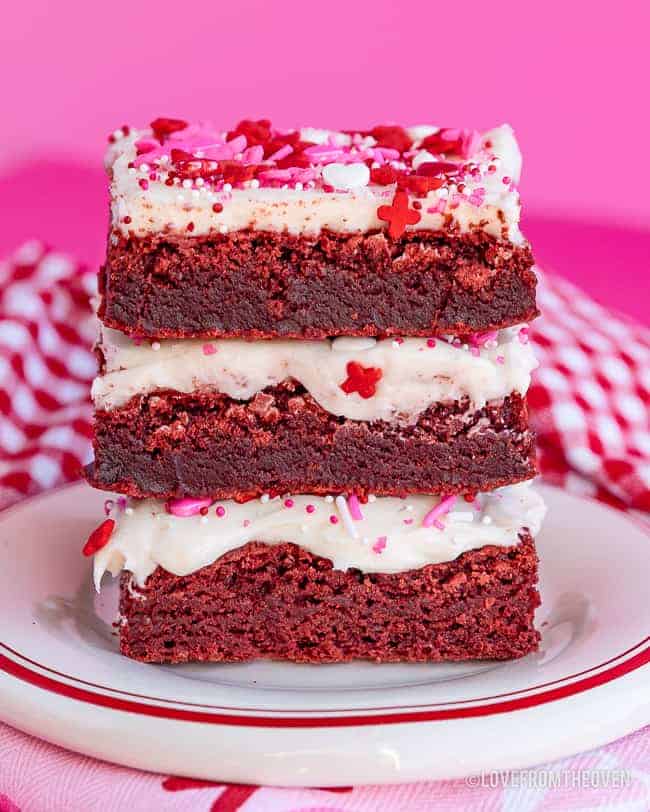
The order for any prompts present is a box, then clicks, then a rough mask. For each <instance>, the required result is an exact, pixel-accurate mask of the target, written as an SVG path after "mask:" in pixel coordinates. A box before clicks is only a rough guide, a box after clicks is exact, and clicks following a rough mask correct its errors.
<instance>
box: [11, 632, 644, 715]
mask: <svg viewBox="0 0 650 812" xmlns="http://www.w3.org/2000/svg"><path fill="white" fill-rule="evenodd" d="M648 662H650V647H648V648H645V649H644V650H643V651H640V652H639V653H638V654H635V655H634V656H633V657H630V658H629V659H628V660H625V661H624V662H622V663H617V664H616V665H614V666H612V667H611V668H608V669H606V670H605V671H601V672H599V673H598V674H593V675H591V676H589V677H586V678H584V679H581V680H578V681H577V682H573V683H571V684H570V685H563V686H560V687H558V688H552V689H550V690H546V691H541V692H539V693H537V694H533V695H530V696H523V697H518V698H516V699H509V700H506V701H503V702H495V703H493V704H484V705H474V706H472V707H469V708H447V709H443V710H431V711H419V712H415V713H408V712H406V713H404V712H402V713H380V714H369V715H359V714H352V715H349V716H320V717H310V718H303V717H295V716H284V717H270V716H255V715H241V716H238V715H236V714H227V713H206V712H205V711H196V710H187V709H183V708H171V707H164V706H161V705H147V704H145V703H143V702H135V701H132V700H128V699H119V698H117V697H112V696H107V695H104V694H98V693H94V692H92V691H88V690H86V689H84V688H77V687H76V686H74V685H68V684H67V683H64V682H59V681H58V680H55V679H52V678H51V677H47V676H45V675H43V674H40V673H38V672H37V671H32V670H31V669H29V668H26V667H25V666H23V665H21V664H19V663H17V662H15V661H14V660H11V659H9V658H8V657H5V656H4V655H2V654H0V670H2V671H4V672H5V673H7V674H10V675H11V676H13V677H16V678H17V679H20V680H22V681H23V682H27V683H29V684H30V685H35V686H36V687H38V688H41V689H43V690H45V691H49V692H50V693H54V694H58V695H59V696H65V697H68V698H69V699H76V700H77V701H79V702H86V703H88V704H91V705H98V706H100V707H104V708H110V709H111V710H117V711H124V712H126V713H136V714H139V715H141V716H153V717H156V718H162V719H175V720H178V721H183V722H200V723H203V724H213V725H234V726H236V727H265V728H308V727H356V726H361V725H379V724H383V725H386V724H388V725H391V724H403V723H405V722H439V721H445V720H449V719H470V718H476V717H480V716H492V715H495V714H498V713H510V712H512V711H518V710H524V709H526V708H534V707H537V706H538V705H544V704H546V703H548V702H555V701H557V700H559V699H565V698H566V697H569V696H574V695H576V694H581V693H584V692H586V691H590V690H591V689H592V688H597V687H598V686H599V685H605V684H606V683H608V682H612V680H615V679H618V678H619V677H623V676H625V675H626V674H629V673H631V672H632V671H636V670H637V669H638V668H641V667H642V666H644V665H646V664H647V663H648Z"/></svg>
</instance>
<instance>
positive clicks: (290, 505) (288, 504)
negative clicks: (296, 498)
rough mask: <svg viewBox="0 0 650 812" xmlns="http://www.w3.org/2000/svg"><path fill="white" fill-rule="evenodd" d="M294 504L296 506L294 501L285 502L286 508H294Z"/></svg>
mask: <svg viewBox="0 0 650 812" xmlns="http://www.w3.org/2000/svg"><path fill="white" fill-rule="evenodd" d="M293 504H294V502H293V499H285V500H284V506H285V507H286V508H292V507H293Z"/></svg>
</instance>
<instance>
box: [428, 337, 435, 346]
mask: <svg viewBox="0 0 650 812" xmlns="http://www.w3.org/2000/svg"><path fill="white" fill-rule="evenodd" d="M435 346H436V340H435V338H427V347H435Z"/></svg>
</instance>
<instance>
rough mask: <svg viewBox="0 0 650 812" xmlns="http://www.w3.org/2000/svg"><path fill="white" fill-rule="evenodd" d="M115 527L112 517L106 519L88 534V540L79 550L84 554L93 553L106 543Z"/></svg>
mask: <svg viewBox="0 0 650 812" xmlns="http://www.w3.org/2000/svg"><path fill="white" fill-rule="evenodd" d="M114 529H115V522H114V520H113V519H106V520H105V521H103V522H102V523H101V524H100V525H99V527H96V528H95V529H94V530H93V532H92V533H91V534H90V535H89V536H88V541H87V542H86V543H85V544H84V546H83V550H82V551H81V552H82V553H83V554H84V555H94V554H95V553H96V552H97V551H98V550H101V549H102V547H105V546H106V545H107V544H108V540H109V539H110V537H111V534H112V532H113V530H114Z"/></svg>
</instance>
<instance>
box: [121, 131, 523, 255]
mask: <svg viewBox="0 0 650 812" xmlns="http://www.w3.org/2000/svg"><path fill="white" fill-rule="evenodd" d="M438 129H439V128H437V127H428V126H424V127H410V128H406V129H405V132H407V133H408V134H409V135H410V137H411V138H413V139H415V140H414V142H413V147H412V149H411V150H410V151H409V152H408V153H407V154H408V162H409V163H408V166H409V167H417V166H418V165H421V164H422V163H432V162H436V161H440V160H445V161H451V162H452V163H458V165H459V166H463V167H464V168H463V170H462V172H460V173H459V174H457V175H455V176H454V177H453V181H452V182H449V183H445V184H444V185H443V186H441V187H440V188H438V189H435V190H432V191H430V192H429V193H428V194H426V196H424V197H421V198H420V202H421V209H420V210H419V215H420V219H419V221H418V222H417V223H416V224H412V225H409V226H408V229H409V230H415V229H417V230H421V229H424V230H431V231H438V230H440V229H442V228H443V227H444V226H445V223H446V219H447V218H448V217H450V218H451V220H452V222H453V223H454V224H455V225H456V226H457V227H458V228H459V229H460V230H461V231H463V232H464V231H467V230H468V229H470V228H472V227H480V228H482V229H484V230H485V231H486V232H488V233H490V234H493V235H494V236H496V237H503V236H504V235H505V236H507V238H509V239H510V240H511V241H512V242H514V243H521V242H522V240H523V238H522V236H521V233H520V231H519V225H518V224H519V218H520V202H519V192H518V190H517V185H516V184H517V183H518V181H519V176H520V172H521V153H520V151H519V147H518V144H517V141H516V139H515V136H514V133H513V130H512V128H511V127H510V126H509V125H507V124H504V125H502V126H500V127H497V128H495V129H493V130H490V131H488V132H485V133H483V134H482V135H481V136H480V137H479V138H478V143H477V144H476V149H475V151H474V152H473V154H472V156H471V158H469V159H466V160H464V161H461V160H460V159H459V158H458V156H447V155H444V156H443V157H442V158H441V156H440V155H437V154H432V153H431V152H429V151H428V150H427V149H424V148H421V147H420V142H421V141H422V138H423V137H425V136H426V135H429V134H431V133H436V132H437V131H438ZM186 132H187V133H188V134H187V135H185V133H186ZM115 135H116V136H117V135H119V139H118V140H116V141H115V143H113V144H111V146H110V147H109V149H108V152H107V155H106V166H107V168H108V170H109V173H110V177H111V184H110V193H111V216H112V226H113V229H114V231H115V232H116V233H121V234H123V235H124V236H127V235H129V234H135V235H136V236H145V235H147V234H151V233H157V232H161V231H165V232H172V233H174V232H175V233H181V234H184V235H185V236H195V237H196V236H200V235H205V234H208V233H210V232H219V233H228V232H231V231H238V230H241V229H247V228H252V229H258V230H261V231H287V232H289V233H290V234H294V235H297V234H308V235H314V234H318V233H319V232H320V231H321V230H323V229H329V230H331V231H335V232H342V233H353V232H365V231H369V230H373V229H382V228H386V222H384V221H383V220H382V219H380V218H379V217H378V213H377V209H378V207H379V206H383V205H386V204H390V202H391V200H392V199H393V196H394V194H395V190H396V184H395V183H390V184H388V185H385V186H382V185H378V184H376V183H373V182H372V180H371V178H370V172H369V170H368V169H367V163H369V162H370V159H369V158H368V157H367V156H368V155H370V156H372V155H374V154H375V151H376V150H377V148H376V147H375V146H373V145H374V143H375V141H374V139H373V138H372V137H368V136H366V137H364V138H363V139H361V141H360V143H359V145H358V147H355V148H354V151H353V153H350V152H349V150H350V143H351V139H352V138H353V137H352V136H350V135H349V134H346V133H341V132H334V131H329V130H315V129H311V128H305V129H303V130H301V131H300V135H301V138H302V139H303V140H309V141H311V142H316V144H315V145H316V147H317V149H318V146H319V145H324V146H326V145H327V144H328V143H329V144H332V145H337V144H338V145H342V147H343V148H344V149H346V150H348V152H346V153H345V155H344V157H343V158H341V156H338V157H337V155H336V154H335V152H333V153H332V160H331V162H329V163H327V160H328V159H327V157H324V158H315V159H314V160H315V163H314V165H313V166H311V167H310V168H309V170H308V173H311V174H310V176H311V175H313V177H314V178H315V180H310V181H307V182H306V183H302V182H297V183H296V182H294V180H295V179H289V178H288V182H287V183H281V184H279V183H278V184H275V185H272V186H264V185H262V186H259V185H257V184H258V183H259V182H258V181H257V180H254V181H252V182H251V181H245V182H244V183H243V184H241V185H243V188H232V184H223V185H222V187H217V188H215V187H214V186H213V185H210V184H209V183H206V182H205V181H204V179H203V178H201V177H199V178H196V179H195V178H192V179H191V180H190V179H187V178H186V179H185V180H184V181H179V179H178V178H176V179H173V177H172V178H170V177H169V170H170V168H171V163H170V155H171V150H172V149H173V148H174V146H175V145H177V146H179V147H180V146H184V147H185V148H186V149H187V148H189V147H188V146H187V144H190V145H194V147H197V146H203V149H194V152H195V153H196V152H198V153H199V154H200V155H203V154H204V153H206V154H210V149H212V150H213V151H215V152H216V153H219V152H222V153H224V154H227V153H228V145H229V143H230V144H232V143H234V141H235V140H236V139H232V140H231V141H230V142H228V141H227V140H226V134H225V133H219V131H218V130H217V129H216V128H214V127H210V126H209V125H204V124H201V125H190V127H189V128H188V129H187V130H184V131H183V132H181V133H173V134H172V135H171V137H170V139H169V140H168V141H165V143H164V148H157V149H155V150H153V151H152V153H145V154H144V155H138V147H137V146H136V145H137V144H142V143H143V142H146V143H147V144H150V143H153V142H152V131H151V130H149V129H143V130H133V129H131V130H129V131H128V133H127V134H126V135H124V134H122V133H121V132H120V131H117V133H116V134H115ZM211 135H212V136H213V137H212V138H210V136H211ZM213 142H214V143H213ZM321 148H324V147H321ZM235 149H239V146H237V147H233V152H234V150H235ZM392 152H395V153H396V154H397V155H399V153H397V151H395V150H393V151H392ZM246 153H247V150H246V149H245V144H244V153H243V155H244V156H245V155H246ZM149 154H150V155H151V157H148V155H149ZM322 154H323V155H325V156H326V155H327V153H326V152H323V153H322ZM390 154H391V151H390V150H383V151H382V150H381V149H379V151H377V152H376V157H377V158H379V159H380V160H381V161H382V162H383V163H382V165H383V164H384V163H385V164H391V160H390ZM382 155H386V156H388V157H382ZM364 157H365V158H366V162H365V163H364V162H363V158H364ZM402 157H403V156H400V157H399V160H397V161H395V160H393V161H392V164H394V165H395V166H397V167H398V168H399V167H401V166H402ZM231 158H232V159H237V160H244V165H246V164H245V159H244V158H242V154H241V153H239V154H234V155H232V156H231ZM341 160H345V163H339V161H341ZM374 163H375V164H376V165H379V164H377V162H374ZM351 167H352V168H351ZM269 170H270V171H271V172H272V173H276V174H277V173H282V171H283V170H277V169H275V168H274V164H273V163H271V164H270V166H269ZM294 174H295V177H301V175H300V171H299V170H298V171H297V172H296V173H294ZM263 176H264V173H262V177H263ZM280 176H281V175H280ZM172 180H173V181H174V182H173V183H170V184H169V185H168V183H167V181H172ZM176 181H179V182H176ZM197 181H198V183H197ZM312 186H313V187H314V188H310V187H312ZM323 187H325V189H326V190H324V189H323ZM339 187H341V188H339ZM215 209H216V210H215Z"/></svg>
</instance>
